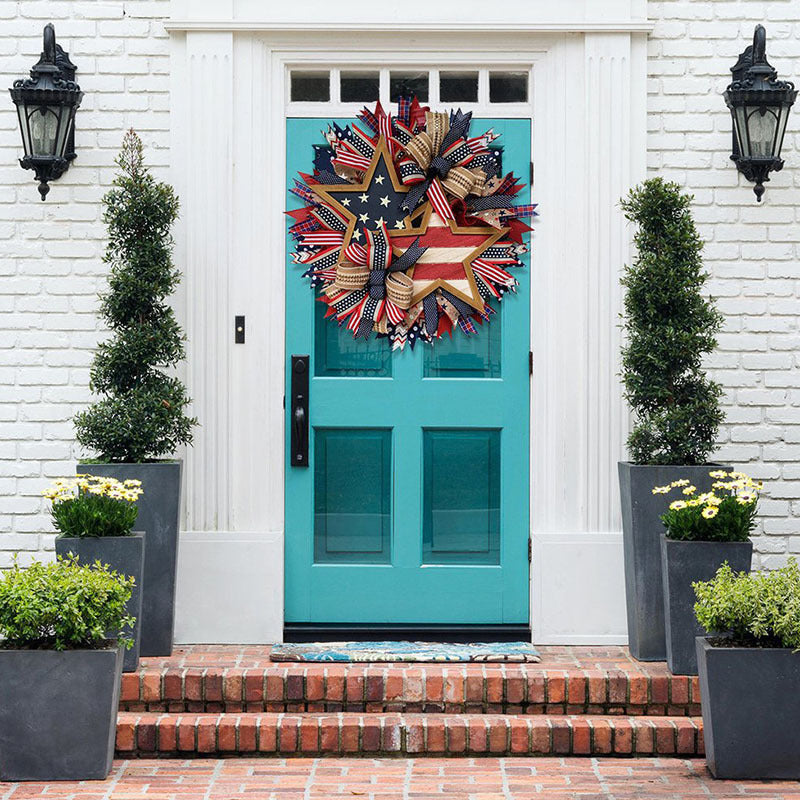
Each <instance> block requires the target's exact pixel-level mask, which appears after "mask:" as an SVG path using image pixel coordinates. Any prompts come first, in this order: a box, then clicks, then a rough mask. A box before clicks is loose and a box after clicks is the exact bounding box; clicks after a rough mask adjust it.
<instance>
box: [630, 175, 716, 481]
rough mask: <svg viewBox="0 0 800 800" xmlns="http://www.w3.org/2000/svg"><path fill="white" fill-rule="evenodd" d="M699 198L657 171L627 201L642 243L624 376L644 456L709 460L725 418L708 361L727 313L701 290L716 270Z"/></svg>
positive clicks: (639, 454)
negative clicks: (694, 205)
mask: <svg viewBox="0 0 800 800" xmlns="http://www.w3.org/2000/svg"><path fill="white" fill-rule="evenodd" d="M691 200H692V198H691V196H690V195H686V194H683V193H682V192H681V189H680V187H679V186H678V185H677V184H675V183H667V182H665V181H663V180H662V179H661V178H653V179H651V180H647V181H645V182H644V183H642V184H641V185H640V186H638V187H636V188H634V189H632V190H631V192H630V194H629V195H628V197H627V199H626V200H624V201H623V203H622V209H623V211H624V212H625V216H626V218H627V219H628V220H630V221H631V222H633V223H635V225H636V233H635V235H634V243H635V245H636V248H637V251H638V254H637V257H636V259H635V260H634V262H633V264H632V265H631V266H627V267H626V268H625V271H624V275H623V278H622V285H623V286H624V287H625V290H626V291H625V303H624V305H625V314H624V324H623V329H624V331H625V334H626V339H627V343H626V344H625V346H624V347H623V350H622V382H623V385H624V387H625V397H626V399H627V401H628V402H629V403H630V405H631V407H632V409H633V411H634V414H635V424H634V427H633V430H632V431H631V434H630V436H629V437H628V450H629V453H630V457H631V459H632V460H633V461H634V462H635V463H636V464H686V465H693V464H704V463H706V461H707V459H708V455H709V453H710V452H711V451H712V450H713V449H714V442H715V439H716V436H717V431H718V429H719V426H720V424H721V423H722V421H723V419H724V414H723V412H722V409H721V408H720V396H721V394H722V389H721V387H720V385H719V384H718V383H715V382H714V381H712V380H710V379H709V378H708V376H707V375H706V374H705V372H704V371H703V369H702V359H703V356H704V355H706V354H708V353H710V352H712V350H714V348H715V347H716V345H717V340H716V334H717V333H718V331H719V329H720V327H721V325H722V319H723V318H722V315H721V314H720V313H719V312H718V311H717V309H716V308H715V306H714V304H713V302H712V301H711V299H710V298H708V299H707V298H704V297H703V295H702V294H701V292H702V289H703V285H704V284H705V282H706V279H707V277H708V275H707V273H705V272H704V271H703V262H702V258H701V251H702V248H703V242H702V240H701V239H700V236H699V234H698V233H697V229H696V228H695V226H694V221H693V220H692V215H691V212H690V211H689V205H690V203H691Z"/></svg>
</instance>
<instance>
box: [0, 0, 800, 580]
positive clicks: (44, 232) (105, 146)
mask: <svg viewBox="0 0 800 800" xmlns="http://www.w3.org/2000/svg"><path fill="white" fill-rule="evenodd" d="M168 8H169V2H168V0H149V1H148V0H129V1H127V2H121V1H117V2H102V1H101V0H98V1H97V2H93V0H48V2H39V1H38V0H23V1H21V2H11V1H10V0H2V2H0V88H3V89H4V88H5V87H7V86H9V85H10V84H11V82H12V80H13V79H14V78H16V77H19V76H20V75H22V74H23V72H24V71H25V70H27V69H28V68H29V67H30V66H31V65H32V64H33V63H34V61H35V60H36V57H37V56H38V53H39V51H40V49H41V29H42V27H43V25H44V24H45V23H46V22H48V21H53V22H54V23H55V25H56V33H57V38H58V40H59V41H60V42H61V43H62V44H63V46H64V47H65V49H67V50H68V51H69V52H70V55H71V57H72V59H73V61H74V62H75V63H76V64H77V66H78V70H79V74H78V79H79V82H80V83H81V86H82V87H83V89H84V90H85V92H86V96H85V98H84V104H83V107H82V108H81V110H80V112H79V116H78V132H77V141H76V146H77V152H78V159H77V161H76V162H75V163H74V165H73V166H72V167H71V169H70V171H69V173H68V176H67V177H66V178H65V179H64V180H62V181H58V182H55V183H54V184H53V187H52V190H51V192H50V195H49V197H48V200H47V201H46V203H41V202H40V201H39V200H38V193H37V191H36V186H35V183H34V182H33V176H32V174H31V173H29V172H28V173H26V172H23V171H22V170H21V169H19V167H18V166H17V165H16V159H17V157H18V155H19V149H20V148H19V144H18V140H19V134H18V131H17V123H16V118H15V115H14V113H13V108H12V107H11V104H10V101H7V102H5V103H0V431H1V433H0V568H1V567H3V566H5V565H7V564H8V562H9V560H10V558H11V553H12V552H13V551H22V558H23V560H24V559H26V558H31V557H32V556H33V554H35V553H36V552H39V551H42V550H48V549H51V548H52V534H51V533H49V531H50V524H49V520H48V517H47V514H46V513H45V510H44V506H43V504H42V502H41V501H40V499H39V491H40V489H41V488H42V486H43V485H44V484H45V483H46V481H47V479H48V478H50V477H53V476H58V475H62V474H65V473H69V472H70V471H71V470H72V468H73V465H74V460H75V458H76V456H77V455H78V450H77V447H76V445H75V443H74V439H73V430H72V424H71V417H72V415H73V413H74V412H75V411H76V410H77V409H79V408H81V407H83V406H84V405H85V403H86V402H87V400H88V399H89V392H88V365H89V363H90V360H91V355H92V348H93V347H94V345H95V343H96V341H97V337H98V326H97V323H96V319H95V316H94V311H95V307H96V293H97V291H98V290H99V289H100V288H101V287H102V285H103V276H104V271H105V270H104V265H103V263H102V261H101V256H102V252H103V247H104V241H103V236H104V229H103V226H102V223H101V220H100V214H101V207H100V204H99V201H100V198H101V197H102V195H103V193H104V192H105V191H106V190H107V188H108V185H109V182H110V180H111V177H112V175H113V171H114V169H113V158H114V155H115V153H116V151H117V148H118V147H119V144H120V141H121V138H122V134H123V132H124V131H125V130H126V129H127V128H128V127H134V128H136V129H137V130H138V131H139V132H140V133H141V135H142V137H143V138H144V141H145V144H146V146H147V151H148V158H149V161H150V163H151V164H152V165H153V166H155V167H156V168H157V169H158V171H159V172H162V173H164V174H166V167H167V165H168V163H169V119H168V106H169V102H168V101H169V96H168V91H169V40H168V37H167V35H166V34H165V32H164V29H163V26H162V24H161V22H160V21H161V20H162V19H164V18H165V17H166V16H167V14H168ZM649 16H650V18H651V19H652V20H653V21H654V22H655V30H654V31H653V34H652V36H651V39H650V43H649V55H650V61H649V84H648V98H649V100H648V102H649V114H648V147H649V168H650V171H651V174H654V175H655V174H659V175H662V176H664V177H666V178H670V179H672V180H676V181H678V182H679V183H680V184H681V185H682V186H684V187H686V189H688V190H690V191H692V192H693V193H694V195H695V206H694V211H695V215H696V219H697V221H698V224H699V226H700V230H701V233H702V235H703V236H704V237H705V239H706V240H707V242H708V244H707V248H706V263H707V266H708V268H709V270H710V271H711V273H712V275H713V280H712V284H711V290H712V292H713V294H714V295H715V296H716V297H718V298H719V306H720V308H721V310H722V311H723V312H724V313H725V314H726V317H727V322H726V327H725V331H724V333H723V334H722V335H721V337H720V350H719V352H718V353H717V354H715V356H714V357H713V359H712V361H711V365H712V367H713V368H714V371H715V374H716V375H717V376H718V378H719V379H720V380H721V381H723V383H724V384H725V387H726V407H727V412H728V423H727V425H726V426H725V429H724V432H723V436H722V447H721V450H720V453H719V456H720V458H721V459H726V460H730V461H732V462H733V463H735V464H737V465H739V466H742V467H744V468H745V469H747V470H749V471H750V472H752V473H753V474H754V475H756V476H757V477H759V478H762V479H764V480H765V481H766V482H767V484H768V497H767V498H765V500H764V502H763V505H762V520H763V521H762V529H763V535H760V536H759V537H758V539H757V550H758V553H759V560H760V562H761V563H762V564H765V565H771V564H775V563H778V562H779V561H780V560H781V559H782V558H783V557H785V554H786V553H788V552H799V553H800V519H798V517H800V464H798V461H800V373H798V369H797V367H798V355H797V351H798V349H799V348H800V330H798V322H797V320H798V311H799V310H800V305H798V299H797V294H798V278H800V262H799V261H798V256H799V255H800V225H798V222H800V134H798V133H797V131H798V130H800V107H798V108H796V109H795V111H794V113H793V116H792V118H791V121H790V129H791V130H790V133H789V134H787V140H786V142H785V145H784V156H785V158H786V161H787V168H786V169H785V170H784V172H782V173H779V174H777V175H776V176H774V180H773V181H772V182H771V183H770V184H768V186H767V192H766V195H765V198H764V202H763V203H762V204H761V205H756V203H755V198H754V196H753V194H752V191H751V188H750V186H749V185H748V184H746V183H745V182H744V181H743V180H741V179H740V178H739V177H738V174H737V172H736V170H735V168H734V167H733V166H732V164H731V163H730V162H729V160H728V155H729V152H730V121H729V116H728V112H727V110H726V109H725V106H724V103H723V101H722V98H721V93H722V91H723V90H724V88H725V86H726V84H727V82H728V80H729V72H728V69H729V67H730V66H731V64H733V62H734V61H735V60H736V56H737V55H738V54H739V52H740V51H741V50H742V49H743V47H744V46H745V44H746V43H747V42H748V41H749V40H750V39H751V37H752V33H753V27H754V25H755V24H756V23H757V22H760V21H763V22H764V23H765V24H766V26H767V34H768V45H767V53H768V56H769V57H770V60H771V61H772V63H773V65H774V66H775V67H777V69H778V70H779V72H780V74H781V75H782V76H783V77H786V78H792V77H794V78H795V79H796V80H798V81H800V9H798V6H797V3H796V0H769V1H765V2H759V1H758V0H743V1H742V2H736V1H735V0H716V1H713V2H706V1H705V0H674V1H664V2H650V3H649Z"/></svg>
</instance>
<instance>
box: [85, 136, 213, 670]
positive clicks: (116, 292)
mask: <svg viewBox="0 0 800 800" xmlns="http://www.w3.org/2000/svg"><path fill="white" fill-rule="evenodd" d="M117 164H118V165H119V167H120V170H121V173H120V174H119V175H118V176H117V177H116V178H115V179H114V188H113V189H112V190H111V191H110V192H108V194H106V196H105V197H104V199H103V203H104V205H105V213H104V216H103V219H104V222H105V224H106V226H107V228H108V247H107V249H106V254H105V261H106V262H107V263H108V264H110V265H111V271H110V276H109V291H108V292H107V293H106V294H105V295H104V296H103V297H102V301H101V307H100V314H101V316H102V318H103V320H104V321H105V322H106V324H107V325H108V326H109V328H110V329H111V332H112V335H111V338H110V339H109V340H108V341H106V342H103V343H102V344H101V345H100V346H99V349H98V352H97V355H96V356H95V359H94V363H93V364H92V369H91V388H92V390H93V391H94V392H95V393H96V394H98V395H100V396H101V398H100V399H99V400H98V401H97V402H96V403H95V404H94V405H92V406H91V407H90V408H89V409H88V410H87V411H84V412H82V413H80V414H78V415H77V416H76V417H75V428H76V432H77V438H78V442H79V443H80V444H81V445H82V446H83V447H84V448H86V449H88V450H90V451H93V452H94V453H96V454H97V456H98V458H97V461H96V462H95V461H92V462H88V461H87V462H84V463H82V464H81V465H80V467H79V469H80V471H81V472H88V473H93V474H95V475H103V476H107V477H113V478H117V479H118V480H120V481H125V480H129V479H138V480H141V482H142V488H143V489H144V496H143V498H142V500H141V502H140V503H139V517H138V524H139V527H140V528H141V529H142V530H144V531H145V532H146V534H147V549H146V552H145V562H144V579H143V582H142V619H141V655H143V656H160V655H169V654H170V653H171V652H172V633H173V628H174V620H175V574H176V568H177V557H178V520H179V514H180V493H181V471H182V469H181V467H182V465H181V462H180V461H177V460H174V459H173V458H172V457H173V455H174V453H175V450H176V448H177V447H178V446H179V445H186V444H190V443H191V441H192V428H193V426H194V425H196V424H197V420H196V419H194V418H193V417H189V416H187V414H186V407H187V406H188V404H189V398H188V396H187V392H186V388H185V387H184V385H183V384H182V383H181V381H180V380H179V379H178V378H177V377H175V376H174V375H168V374H166V372H165V370H166V369H170V368H174V367H175V366H177V364H178V363H179V362H180V361H181V360H182V359H183V358H184V346H183V341H184V336H183V333H182V331H181V329H180V326H179V325H178V323H177V321H176V319H175V314H174V311H173V310H172V308H170V306H169V304H168V303H167V298H168V296H169V295H170V294H171V293H172V291H173V290H174V289H175V287H176V286H177V285H178V283H179V282H180V272H179V271H178V270H177V269H175V267H174V266H173V264H172V244H173V241H172V235H171V233H170V229H171V227H172V224H173V223H174V221H175V219H176V217H177V214H178V200H177V198H176V197H175V194H174V192H173V191H172V188H171V187H170V186H169V185H167V184H166V183H160V182H158V181H156V180H155V178H154V177H153V176H152V175H151V174H150V172H149V170H148V169H147V168H146V167H145V165H144V160H143V156H142V143H141V140H140V139H139V137H138V136H137V135H136V134H135V133H134V132H133V131H129V132H128V133H127V134H126V135H125V139H124V141H123V144H122V151H121V153H120V155H119V158H118V159H117Z"/></svg>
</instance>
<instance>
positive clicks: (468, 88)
mask: <svg viewBox="0 0 800 800" xmlns="http://www.w3.org/2000/svg"><path fill="white" fill-rule="evenodd" d="M439 99H440V100H441V101H442V102H443V103H477V102H478V73H477V72H440V73H439Z"/></svg>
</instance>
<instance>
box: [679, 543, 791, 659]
mask: <svg viewBox="0 0 800 800" xmlns="http://www.w3.org/2000/svg"><path fill="white" fill-rule="evenodd" d="M692 586H693V587H694V592H695V595H696V596H697V602H696V603H695V606H694V612H695V616H696V617H697V621H698V622H699V623H700V624H701V625H702V626H703V627H704V628H705V629H706V630H707V631H709V632H710V633H718V634H726V635H730V636H731V637H732V644H737V645H741V646H745V647H792V648H795V649H797V648H800V568H798V565H797V561H796V560H795V559H794V558H790V559H789V562H788V564H787V565H786V566H785V567H783V568H782V569H778V570H775V571H773V572H752V573H746V572H742V573H739V574H738V575H737V574H736V573H734V572H733V570H732V569H731V568H730V566H729V565H728V564H727V563H725V564H723V565H722V566H721V567H720V568H719V570H717V574H716V577H714V578H712V579H711V580H710V581H698V582H696V583H693V584H692Z"/></svg>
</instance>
